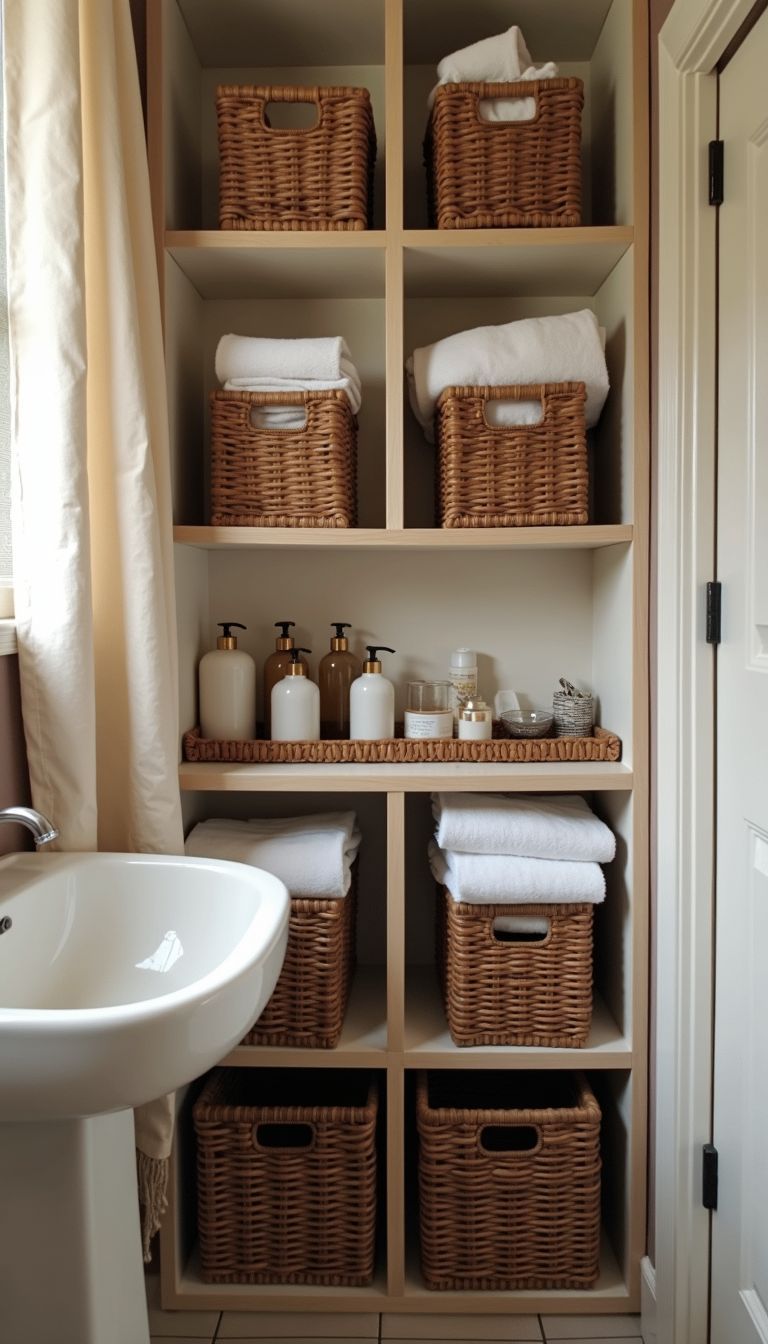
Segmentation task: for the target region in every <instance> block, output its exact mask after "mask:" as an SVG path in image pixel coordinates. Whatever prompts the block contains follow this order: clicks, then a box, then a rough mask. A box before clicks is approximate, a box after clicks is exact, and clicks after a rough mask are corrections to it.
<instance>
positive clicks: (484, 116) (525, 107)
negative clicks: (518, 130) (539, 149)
mask: <svg viewBox="0 0 768 1344" xmlns="http://www.w3.org/2000/svg"><path fill="white" fill-rule="evenodd" d="M498 103H505V104H507V105H509V104H514V108H515V114H516V115H514V116H504V117H500V116H498V114H497V104H498ZM504 110H505V111H506V110H507V109H506V107H505V109H504ZM477 115H478V118H479V120H480V121H482V122H483V123H484V124H485V125H486V126H520V125H523V126H524V125H526V123H527V122H529V121H536V119H537V117H538V115H539V108H538V102H537V99H536V96H535V94H529V95H528V96H527V97H526V98H480V99H479V101H478V104H477Z"/></svg>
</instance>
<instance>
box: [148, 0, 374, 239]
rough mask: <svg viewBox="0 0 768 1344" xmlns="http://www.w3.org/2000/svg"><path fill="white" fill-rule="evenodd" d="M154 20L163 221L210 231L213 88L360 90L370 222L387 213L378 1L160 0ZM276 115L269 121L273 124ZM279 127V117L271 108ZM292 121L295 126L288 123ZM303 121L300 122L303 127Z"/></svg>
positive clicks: (214, 170) (213, 215)
mask: <svg viewBox="0 0 768 1344" xmlns="http://www.w3.org/2000/svg"><path fill="white" fill-rule="evenodd" d="M155 8H156V9H157V13H156V14H155V16H154V23H155V25H156V26H157V28H158V29H159V30H160V38H159V40H160V41H161V42H162V45H163V47H164V49H165V53H166V60H165V67H164V103H165V125H164V135H163V154H164V165H163V180H164V182H165V204H164V209H163V227H164V228H166V229H169V230H200V229H205V230H208V229H214V230H215V229H218V227H219V216H218V191H219V160H218V142H217V131H216V103H215V99H216V88H217V85H219V84H224V85H231V84H253V85H268V86H283V87H285V86H299V87H309V88H312V87H315V86H318V85H320V86H327V87H352V88H366V89H368V90H369V92H370V95H371V102H372V106H373V117H374V124H375V128H376V138H377V143H378V152H377V159H376V170H375V175H374V195H373V201H374V213H373V227H374V228H377V229H381V228H383V226H384V218H385V197H384V180H385V162H386V110H385V105H384V0H364V3H355V0H332V3H330V4H325V5H322V6H320V5H317V4H313V3H312V2H311V0H281V3H280V4H279V5H272V4H264V5H258V6H254V5H247V4H243V3H242V0H218V2H217V3H216V4H215V5H211V4H208V3H206V0H162V3H160V4H158V5H157V6H156V7H155ZM275 118H277V120H275ZM271 119H272V120H273V121H274V123H275V124H276V125H281V126H282V125H284V124H285V118H284V117H282V115H281V113H280V112H279V111H278V112H277V113H273V115H272V117H271ZM289 124H291V125H296V124H297V122H296V121H295V120H294V121H292V122H290V123H289ZM305 124H307V123H306V118H305V119H304V120H303V121H302V120H299V121H298V125H300V126H301V125H305Z"/></svg>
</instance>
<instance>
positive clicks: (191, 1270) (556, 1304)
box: [163, 1237, 639, 1315]
mask: <svg viewBox="0 0 768 1344" xmlns="http://www.w3.org/2000/svg"><path fill="white" fill-rule="evenodd" d="M414 1240H415V1238H414ZM255 1299H257V1301H258V1310H259V1311H292V1312H295V1311H350V1312H353V1311H359V1312H363V1311H406V1312H414V1313H419V1314H420V1315H421V1314H424V1315H427V1314H430V1313H440V1312H453V1313H455V1312H472V1313H474V1314H477V1315H499V1314H505V1313H510V1314H512V1313H514V1314H519V1313H523V1312H532V1313H536V1312H552V1311H558V1312H569V1313H570V1312H573V1313H581V1312H588V1313H593V1314H594V1315H598V1314H600V1313H608V1312H615V1311H638V1310H639V1302H636V1301H635V1300H634V1298H633V1297H632V1296H631V1295H630V1293H629V1291H628V1289H627V1286H626V1284H625V1283H624V1280H623V1278H622V1275H621V1271H620V1269H619V1266H618V1264H617V1262H616V1257H615V1255H614V1254H613V1251H612V1250H611V1247H610V1245H609V1244H608V1241H607V1239H606V1238H605V1237H603V1241H602V1246H601V1249H600V1277H599V1279H598V1281H597V1283H596V1285H595V1287H594V1288H592V1289H588V1290H586V1291H579V1292H577V1291H574V1290H570V1289H557V1288H555V1289H549V1290H547V1291H546V1292H543V1291H542V1292H536V1291H525V1290H518V1291H513V1292H494V1291H482V1292H479V1291H472V1290H469V1291H463V1292H450V1291H447V1292H435V1291H434V1289H431V1288H427V1287H426V1285H425V1284H424V1281H423V1279H422V1277H421V1271H420V1269H419V1261H418V1249H417V1247H415V1246H412V1247H411V1252H410V1255H409V1257H408V1264H407V1269H406V1274H405V1287H404V1290H403V1292H402V1293H398V1294H391V1293H388V1292H387V1279H386V1271H385V1269H384V1267H383V1266H382V1267H380V1268H379V1269H378V1271H377V1273H376V1276H375V1278H374V1281H373V1283H372V1284H371V1285H370V1286H369V1287H367V1288H322V1287H315V1286H313V1285H312V1284H280V1283H264V1284H255V1285H249V1284H238V1283H203V1281H202V1279H201V1277H200V1265H199V1257H198V1252H197V1248H195V1249H194V1251H193V1252H192V1255H191V1256H190V1258H189V1261H188V1263H187V1265H186V1268H185V1269H184V1271H183V1272H182V1273H181V1274H180V1275H179V1279H178V1283H177V1285H176V1287H175V1289H174V1290H173V1291H170V1290H169V1289H168V1287H167V1285H164V1292H163V1305H164V1306H165V1307H166V1308H170V1309H171V1310H178V1311H184V1310H187V1311H189V1310H195V1309H197V1310H201V1311H204V1310H215V1311H253V1310H254V1307H255Z"/></svg>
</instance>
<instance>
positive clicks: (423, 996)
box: [405, 966, 632, 1069]
mask: <svg viewBox="0 0 768 1344" xmlns="http://www.w3.org/2000/svg"><path fill="white" fill-rule="evenodd" d="M405 1061H406V1065H408V1066H410V1067H414V1066H418V1067H420V1068H424V1069H445V1068H451V1069H503V1068H514V1069H573V1068H580V1069H629V1068H631V1067H632V1048H631V1045H630V1043H629V1041H628V1040H627V1039H626V1038H625V1036H624V1035H623V1034H622V1032H621V1031H620V1030H619V1028H618V1027H617V1025H616V1023H615V1022H614V1020H613V1018H612V1017H611V1015H610V1013H609V1012H608V1009H607V1007H606V1005H605V1004H604V1002H603V1000H602V999H601V998H600V997H599V996H596V998H595V1005H594V1010H593V1014H592V1030H591V1032H590V1034H589V1041H588V1042H587V1045H586V1046H585V1047H584V1048H583V1049H575V1050H561V1049H540V1048H537V1047H528V1046H516V1047H514V1046H504V1045H483V1046H457V1045H454V1043H453V1041H452V1040H451V1037H450V1033H449V1031H448V1024H447V1023H446V1020H445V1014H444V1012H443V1005H442V1002H441V999H440V993H439V989H438V985H437V980H436V977H435V973H434V968H433V967H432V966H419V967H410V968H409V970H408V974H407V979H406V1000H405Z"/></svg>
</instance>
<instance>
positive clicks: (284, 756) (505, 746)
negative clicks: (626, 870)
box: [184, 725, 621, 765]
mask: <svg viewBox="0 0 768 1344" xmlns="http://www.w3.org/2000/svg"><path fill="white" fill-rule="evenodd" d="M498 731H499V729H498V725H494V733H496V732H498ZM184 760H185V761H197V762H202V761H227V762H229V763H230V764H231V765H235V764H237V765H404V764H409V765H434V764H441V765H443V764H447V763H454V764H455V763H458V762H463V763H465V764H475V765H511V764H513V763H514V764H530V763H531V762H533V761H538V762H544V761H549V762H551V763H555V762H558V761H620V760H621V738H619V737H617V736H616V734H615V733H609V732H607V731H606V729H605V728H598V727H595V729H594V733H593V735H592V736H591V737H560V738H557V737H529V738H524V737H504V738H497V737H496V736H494V738H493V740H492V741H491V742H467V741H460V740H459V739H458V738H456V737H454V738H437V737H421V738H403V737H385V738H382V739H381V740H379V741H370V742H368V741H357V740H356V741H352V742H350V741H347V740H346V739H345V740H341V739H340V740H338V741H335V742H334V741H329V742H273V741H270V740H267V741H258V740H255V739H254V740H251V739H243V740H240V741H238V740H233V741H226V740H221V739H217V738H206V737H202V736H201V733H200V729H199V728H190V729H189V731H188V732H186V733H185V734H184Z"/></svg>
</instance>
